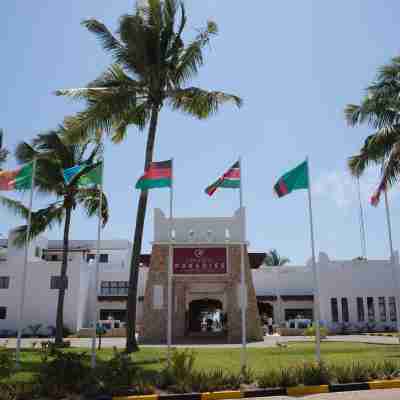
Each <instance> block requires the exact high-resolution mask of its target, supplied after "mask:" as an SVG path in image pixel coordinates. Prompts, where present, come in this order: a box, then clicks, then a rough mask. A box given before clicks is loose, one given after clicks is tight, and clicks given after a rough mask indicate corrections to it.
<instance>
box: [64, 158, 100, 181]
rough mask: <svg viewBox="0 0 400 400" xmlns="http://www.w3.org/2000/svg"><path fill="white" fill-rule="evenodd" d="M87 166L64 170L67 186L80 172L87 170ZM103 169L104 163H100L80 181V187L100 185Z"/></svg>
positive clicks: (81, 165) (76, 166)
mask: <svg viewBox="0 0 400 400" xmlns="http://www.w3.org/2000/svg"><path fill="white" fill-rule="evenodd" d="M87 166H88V165H87V164H80V165H75V166H73V167H71V168H67V169H64V171H63V174H64V180H65V183H66V184H69V183H71V181H72V180H73V179H74V178H75V176H76V175H78V174H79V173H80V172H82V171H83V169H84V168H86V167H87ZM102 168H103V163H102V162H99V163H98V164H97V166H96V167H94V168H93V169H91V170H90V171H89V172H87V173H85V174H83V175H82V176H81V177H80V178H79V180H78V186H81V187H82V186H83V187H85V186H90V185H100V184H101V177H102Z"/></svg>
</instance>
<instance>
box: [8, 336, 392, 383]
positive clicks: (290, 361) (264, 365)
mask: <svg viewBox="0 0 400 400" xmlns="http://www.w3.org/2000/svg"><path fill="white" fill-rule="evenodd" d="M7 351H10V350H7ZM67 351H73V352H85V353H87V354H89V352H90V350H89V349H77V348H75V349H70V350H67ZM194 351H195V352H196V354H197V357H196V367H197V368H199V369H215V368H222V369H227V370H230V371H235V372H238V371H239V369H240V351H241V350H240V349H239V348H235V349H232V348H219V349H218V348H196V349H194ZM321 353H322V358H323V360H324V361H326V362H328V363H337V364H339V363H340V364H343V363H351V362H353V361H383V360H393V361H396V360H397V361H399V363H400V346H398V345H372V344H361V343H322V348H321ZM112 354H113V351H112V350H111V349H105V350H102V351H101V352H99V353H98V357H99V359H101V360H107V359H109V358H111V357H112ZM247 355H248V365H249V367H250V369H251V370H253V371H254V372H255V373H260V372H262V371H267V370H271V369H277V368H282V367H290V366H292V365H295V364H299V363H303V362H304V361H313V360H314V359H315V358H314V346H313V344H312V343H291V344H289V347H288V348H284V349H280V348H275V347H274V348H268V347H267V348H249V349H248V350H247ZM165 357H166V349H165V348H157V347H147V348H142V349H141V350H140V352H138V353H134V354H133V355H132V358H133V360H135V361H136V362H137V363H138V364H139V365H140V366H141V367H143V368H144V369H146V370H153V371H157V370H160V369H161V368H163V367H164V366H165ZM39 363H40V351H39V350H24V351H23V352H22V370H21V371H20V372H18V373H17V374H15V375H14V377H13V380H16V381H20V382H21V381H29V380H30V379H31V377H32V376H33V373H34V372H35V371H36V370H37V368H38V366H39Z"/></svg>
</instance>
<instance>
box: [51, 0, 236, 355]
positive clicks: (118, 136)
mask: <svg viewBox="0 0 400 400" xmlns="http://www.w3.org/2000/svg"><path fill="white" fill-rule="evenodd" d="M143 3H144V4H143ZM186 22H187V18H186V12H185V7H184V4H183V2H182V1H181V0H148V1H147V2H143V1H141V2H139V1H138V3H137V5H136V7H135V10H134V11H133V14H126V15H123V16H122V17H121V18H120V21H119V28H118V32H117V35H116V36H114V35H113V34H112V33H111V32H110V31H109V30H108V28H107V27H106V26H105V25H104V24H103V23H101V22H99V21H97V20H95V19H90V20H86V21H84V22H83V25H84V26H85V27H86V28H87V29H88V30H89V31H90V32H92V33H94V34H95V35H96V36H97V37H98V38H99V40H100V42H101V44H102V47H103V48H104V50H106V51H107V52H109V53H110V54H111V56H112V58H113V61H114V63H113V64H112V65H111V66H110V67H109V68H108V70H107V71H106V72H105V73H104V74H103V75H102V76H100V77H99V78H98V79H96V80H94V81H93V82H91V83H89V85H88V86H87V87H85V88H80V89H69V90H59V91H57V92H56V94H57V95H66V96H70V97H72V98H75V99H83V100H85V102H86V108H85V110H84V111H82V112H80V113H78V114H77V115H75V116H74V117H70V118H68V119H66V121H65V124H66V126H67V127H68V130H69V131H70V132H72V133H71V136H72V137H73V139H75V140H79V139H80V138H82V137H87V135H90V134H91V133H92V134H94V133H95V132H96V130H97V129H102V130H103V131H105V132H107V133H108V134H110V135H111V136H112V139H113V141H114V142H115V143H119V142H121V141H123V140H124V138H125V137H126V135H127V128H128V126H130V125H135V126H137V127H138V128H139V129H140V130H143V129H144V128H145V127H146V126H147V125H148V135H147V144H146V150H145V163H144V169H145V170H147V169H148V168H149V166H150V163H151V162H152V160H153V153H154V143H155V137H156V130H157V125H158V117H159V113H160V111H161V109H162V107H163V106H165V105H168V106H169V107H170V108H172V110H179V111H182V112H184V113H186V114H189V115H192V116H195V117H197V118H199V119H205V118H208V117H209V116H211V115H213V114H215V113H216V112H217V111H218V110H219V108H220V106H221V105H222V104H224V103H227V102H231V103H233V104H235V105H236V106H238V107H240V106H241V104H242V100H241V99H240V98H239V97H237V96H234V95H231V94H227V93H224V92H220V91H207V90H204V89H201V88H198V87H194V86H189V85H188V82H189V81H190V80H191V79H192V78H194V77H195V76H196V75H197V73H198V70H199V68H200V67H201V66H202V65H203V63H204V55H203V50H204V48H205V47H206V46H207V45H208V44H209V42H210V39H211V37H212V36H214V35H216V34H217V31H218V30H217V25H216V24H215V23H214V22H211V21H209V22H208V23H207V26H206V27H205V28H204V29H201V30H198V31H197V35H196V36H195V38H194V39H193V40H191V41H190V42H188V43H187V44H185V43H184V41H183V32H184V29H185V27H186ZM147 196H148V193H147V191H146V190H143V191H142V192H141V194H140V198H139V204H138V208H137V216H136V228H135V234H134V244H133V251H132V258H131V265H130V276H129V293H128V302H127V311H128V324H127V348H126V350H127V351H128V352H132V351H134V350H137V349H138V347H137V343H136V338H135V325H136V299H137V284H138V266H139V261H140V252H141V247H142V237H143V226H144V220H145V215H146V206H147Z"/></svg>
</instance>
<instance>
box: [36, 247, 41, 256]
mask: <svg viewBox="0 0 400 400" xmlns="http://www.w3.org/2000/svg"><path fill="white" fill-rule="evenodd" d="M35 257H37V258H42V249H41V248H40V247H38V246H36V247H35Z"/></svg>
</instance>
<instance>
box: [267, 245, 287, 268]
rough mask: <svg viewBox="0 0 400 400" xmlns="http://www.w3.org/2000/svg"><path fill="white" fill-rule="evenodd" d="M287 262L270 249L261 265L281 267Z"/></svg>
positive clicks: (285, 258)
mask: <svg viewBox="0 0 400 400" xmlns="http://www.w3.org/2000/svg"><path fill="white" fill-rule="evenodd" d="M289 262H290V260H289V259H288V258H287V257H282V256H281V255H279V253H278V251H277V250H275V249H272V250H270V251H269V252H268V253H267V254H266V256H265V258H264V262H263V264H264V265H266V266H269V267H272V266H283V265H285V264H287V263H289Z"/></svg>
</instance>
